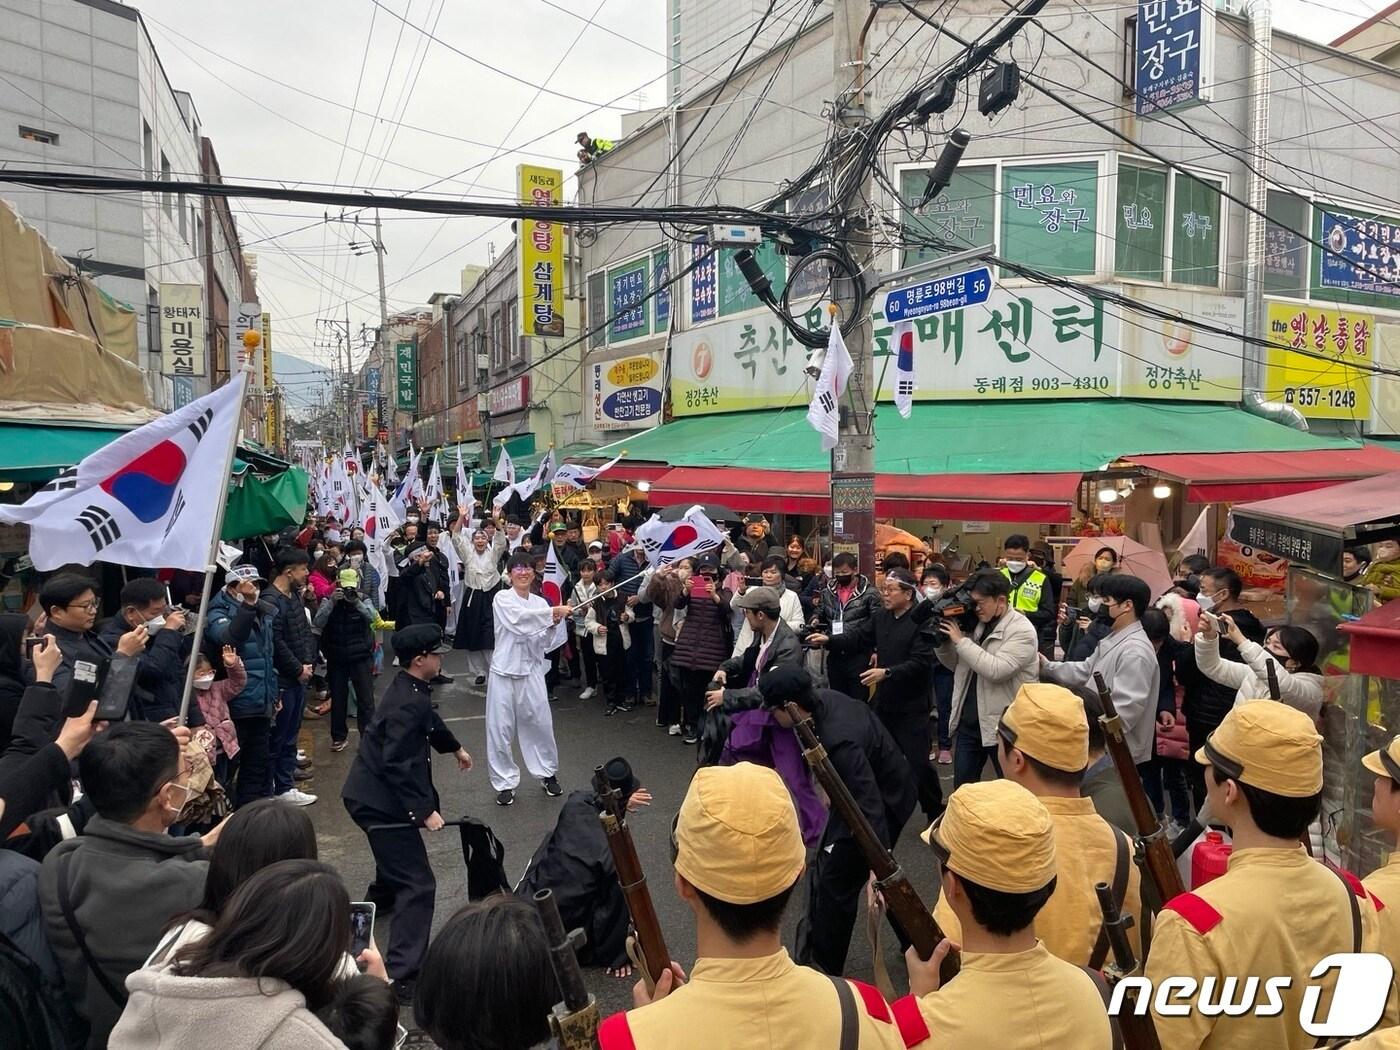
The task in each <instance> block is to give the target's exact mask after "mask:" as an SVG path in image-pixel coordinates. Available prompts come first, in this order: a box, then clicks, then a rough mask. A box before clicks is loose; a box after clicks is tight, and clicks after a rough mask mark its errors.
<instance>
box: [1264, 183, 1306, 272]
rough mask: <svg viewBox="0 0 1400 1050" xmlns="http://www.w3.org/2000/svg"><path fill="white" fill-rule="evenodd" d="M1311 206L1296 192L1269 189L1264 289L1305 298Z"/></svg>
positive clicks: (1266, 209)
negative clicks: (1306, 235) (1306, 233)
mask: <svg viewBox="0 0 1400 1050" xmlns="http://www.w3.org/2000/svg"><path fill="white" fill-rule="evenodd" d="M1311 211H1312V205H1311V204H1309V203H1308V201H1307V200H1305V199H1304V198H1302V197H1299V196H1298V195H1297V194H1295V193H1289V192H1287V191H1286V190H1269V196H1268V203H1267V204H1266V205H1265V207H1264V214H1266V215H1267V216H1268V219H1267V220H1266V221H1265V223H1264V290H1265V291H1267V292H1272V293H1273V294H1275V295H1285V296H1288V297H1289V298H1291V299H1306V298H1307V287H1308V248H1309V245H1308V242H1307V240H1306V238H1305V237H1304V233H1305V232H1306V231H1307V230H1308V229H1309V228H1310V227H1311V226H1312V215H1311Z"/></svg>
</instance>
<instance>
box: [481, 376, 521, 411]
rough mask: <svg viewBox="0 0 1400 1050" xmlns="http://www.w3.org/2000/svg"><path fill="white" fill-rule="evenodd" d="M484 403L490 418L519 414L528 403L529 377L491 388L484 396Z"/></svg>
mask: <svg viewBox="0 0 1400 1050" xmlns="http://www.w3.org/2000/svg"><path fill="white" fill-rule="evenodd" d="M486 403H487V405H488V407H489V408H490V411H491V415H492V416H503V415H506V414H507V413H509V412H519V411H520V410H521V409H522V408H524V407H525V406H526V405H528V404H529V403H530V377H529V376H527V375H525V376H520V377H519V378H517V379H512V380H511V381H510V382H508V383H503V384H502V385H500V386H496V387H492V388H491V390H490V392H489V393H488V394H487V395H486Z"/></svg>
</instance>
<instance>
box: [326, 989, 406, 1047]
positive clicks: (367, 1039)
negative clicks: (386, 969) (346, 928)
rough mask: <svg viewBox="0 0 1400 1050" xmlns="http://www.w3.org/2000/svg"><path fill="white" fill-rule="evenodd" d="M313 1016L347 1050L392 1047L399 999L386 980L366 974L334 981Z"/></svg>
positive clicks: (397, 1034)
mask: <svg viewBox="0 0 1400 1050" xmlns="http://www.w3.org/2000/svg"><path fill="white" fill-rule="evenodd" d="M316 1019H317V1020H318V1021H320V1022H321V1023H322V1024H323V1025H325V1026H326V1028H328V1029H329V1030H330V1033H331V1035H333V1036H335V1037H336V1038H337V1039H339V1040H340V1041H341V1042H342V1043H344V1044H345V1047H346V1050H393V1048H394V1047H395V1046H396V1045H398V1043H397V1042H396V1041H397V1039H398V1036H399V1032H400V1028H399V1001H398V998H397V997H396V996H395V995H394V990H393V988H392V987H390V985H389V983H388V982H387V981H384V980H381V979H380V978H378V977H374V976H371V975H370V974H367V973H362V974H357V975H356V976H354V977H351V978H349V979H347V980H344V981H337V982H336V985H335V994H334V995H333V996H332V998H331V1001H330V1002H328V1003H326V1005H325V1006H323V1007H321V1009H319V1010H317V1011H316Z"/></svg>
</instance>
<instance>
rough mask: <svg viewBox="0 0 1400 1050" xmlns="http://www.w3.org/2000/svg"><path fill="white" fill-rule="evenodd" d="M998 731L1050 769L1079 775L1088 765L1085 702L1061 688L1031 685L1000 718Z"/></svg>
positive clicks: (1028, 684)
mask: <svg viewBox="0 0 1400 1050" xmlns="http://www.w3.org/2000/svg"><path fill="white" fill-rule="evenodd" d="M998 732H1000V733H1001V735H1002V736H1003V737H1004V738H1005V739H1006V741H1007V743H1009V744H1010V745H1011V746H1012V747H1014V748H1016V749H1017V750H1019V751H1023V752H1025V753H1026V754H1027V755H1030V757H1031V758H1034V759H1035V760H1036V761H1038V762H1044V763H1045V764H1046V765H1047V766H1049V767H1050V768H1051V769H1059V770H1063V771H1064V772H1066V773H1078V772H1080V771H1082V770H1083V769H1084V767H1085V766H1087V765H1088V764H1089V718H1088V716H1087V715H1085V713H1084V701H1083V700H1081V699H1079V697H1077V696H1075V695H1074V694H1073V693H1071V692H1070V691H1069V690H1068V689H1066V688H1065V687H1064V686H1062V685H1052V684H1050V683H1049V682H1028V683H1026V684H1025V685H1023V686H1021V688H1020V689H1019V690H1017V692H1016V699H1014V700H1012V701H1011V706H1010V707H1008V708H1007V709H1006V711H1005V713H1004V714H1003V715H1002V716H1001V725H1000V726H999V727H998Z"/></svg>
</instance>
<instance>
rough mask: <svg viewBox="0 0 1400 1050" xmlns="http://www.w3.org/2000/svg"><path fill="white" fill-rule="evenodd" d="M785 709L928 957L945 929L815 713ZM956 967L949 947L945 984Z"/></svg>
mask: <svg viewBox="0 0 1400 1050" xmlns="http://www.w3.org/2000/svg"><path fill="white" fill-rule="evenodd" d="M786 710H787V715H788V717H789V718H791V719H792V727H793V729H794V730H795V731H796V733H797V738H798V740H800V741H801V742H802V756H803V757H804V758H805V759H806V760H807V765H808V766H810V767H811V769H812V773H813V775H815V776H816V778H817V780H818V781H819V782H820V783H821V786H822V788H823V790H825V791H826V795H827V798H829V799H830V800H831V805H832V808H834V809H836V810H837V811H838V812H839V813H840V814H841V817H842V819H843V820H845V822H846V826H847V827H848V828H850V829H851V834H852V835H853V836H854V837H855V840H856V845H858V846H859V847H860V851H861V852H862V853H863V854H865V859H866V861H868V862H869V864H870V870H871V871H872V872H874V874H875V887H876V889H878V890H879V891H880V893H881V895H882V896H883V897H884V899H885V905H886V906H887V907H888V908H889V911H890V915H891V916H892V917H893V918H894V919H895V920H896V921H897V922H898V923H899V925H900V927H901V928H902V929H903V930H904V933H905V936H907V937H908V938H909V940H910V942H911V943H912V944H913V945H914V948H915V950H916V951H917V952H918V953H919V958H921V959H928V958H929V957H930V956H932V955H933V950H934V949H935V948H937V947H938V942H939V941H941V940H943V939H944V935H943V931H942V930H940V929H939V928H938V923H936V922H934V920H933V913H932V912H931V911H930V910H929V908H928V906H927V905H926V904H924V902H923V901H922V900H921V899H920V898H919V894H918V892H917V891H916V890H915V889H914V887H913V885H912V884H911V883H910V882H909V876H907V875H905V874H904V869H903V868H901V867H900V866H899V861H897V860H895V857H894V854H893V853H891V852H890V851H889V850H888V849H886V848H885V844H884V843H883V842H881V841H880V837H879V836H878V835H876V834H875V829H874V828H873V827H871V825H870V821H869V820H868V819H867V818H866V816H865V814H864V813H863V812H862V811H861V808H860V806H859V805H858V804H857V803H856V800H855V799H854V798H853V797H852V796H851V791H850V788H848V787H846V783H845V781H843V780H842V779H841V774H839V773H837V772H836V767H835V766H833V765H832V764H831V759H830V758H829V757H828V756H827V753H826V748H825V747H824V746H822V742H821V740H820V739H819V738H818V737H817V730H816V727H815V726H814V725H813V724H812V719H811V717H810V716H808V715H805V714H803V712H802V709H801V708H799V707H798V706H797V705H796V704H795V703H792V702H791V701H789V702H788V704H787V707H786ZM958 968H959V962H958V954H957V952H949V953H948V955H947V956H946V957H945V958H944V960H943V964H942V966H940V967H939V977H940V979H941V981H942V983H943V984H945V985H946V984H947V982H949V981H951V980H952V979H953V978H954V977H956V976H957V973H958Z"/></svg>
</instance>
